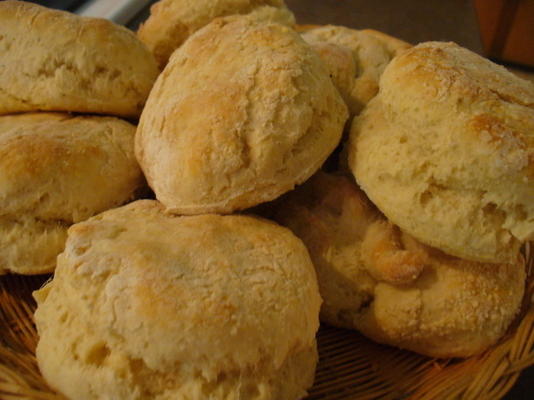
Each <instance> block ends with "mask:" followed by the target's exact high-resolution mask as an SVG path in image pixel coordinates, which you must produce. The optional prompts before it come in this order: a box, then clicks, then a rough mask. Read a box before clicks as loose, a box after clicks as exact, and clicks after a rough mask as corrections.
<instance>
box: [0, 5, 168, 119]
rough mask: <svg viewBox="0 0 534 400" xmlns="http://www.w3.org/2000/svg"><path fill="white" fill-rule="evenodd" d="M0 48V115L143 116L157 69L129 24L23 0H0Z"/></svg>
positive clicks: (150, 55)
mask: <svg viewBox="0 0 534 400" xmlns="http://www.w3.org/2000/svg"><path fill="white" fill-rule="evenodd" d="M0 54H2V62H1V63H0V114H10V113H15V112H23V111H37V110H47V111H76V112H83V113H97V114H110V115H120V116H126V117H138V116H139V114H140V113H141V110H142V108H143V105H144V102H145V100H146V98H147V96H148V93H149V91H150V88H151V87H152V85H153V83H154V81H155V80H156V77H157V75H158V73H159V71H158V68H157V65H156V61H155V60H154V57H153V56H152V54H151V53H150V52H149V51H148V49H147V48H146V46H145V45H144V44H143V43H141V42H140V41H139V40H138V39H137V37H136V36H135V34H134V33H133V32H131V31H129V30H128V29H126V28H124V27H121V26H118V25H115V24H113V23H111V22H109V21H106V20H104V19H97V18H84V17H80V16H77V15H74V14H70V13H67V12H63V11H57V10H51V9H47V8H45V7H41V6H38V5H35V4H31V3H25V2H19V1H0Z"/></svg>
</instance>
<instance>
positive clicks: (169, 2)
mask: <svg viewBox="0 0 534 400" xmlns="http://www.w3.org/2000/svg"><path fill="white" fill-rule="evenodd" d="M234 14H252V15H254V17H255V18H258V19H261V20H264V21H273V22H278V23H281V24H285V25H288V26H293V25H294V24H295V17H294V16H293V13H292V12H291V11H289V10H288V9H287V7H286V6H285V4H284V1H283V0H215V1H214V0H160V1H158V2H157V3H156V4H154V5H153V6H152V7H151V8H150V16H149V17H148V19H147V20H146V21H145V22H144V23H143V24H142V25H141V26H140V27H139V31H138V32H137V35H138V37H139V39H140V40H141V41H142V42H143V43H145V44H146V45H147V47H148V48H149V49H150V51H152V53H153V54H154V56H155V57H156V60H157V61H158V64H159V66H160V68H161V69H163V68H164V67H165V65H166V64H167V62H168V60H169V57H170V56H171V54H172V53H173V52H174V50H176V49H177V48H178V47H180V46H181V45H182V43H184V42H185V40H186V39H187V38H188V37H189V36H191V35H192V34H193V33H195V32H196V31H197V30H199V29H200V28H202V27H203V26H205V25H207V24H208V23H210V22H211V21H212V20H213V19H214V18H217V17H224V16H229V15H234Z"/></svg>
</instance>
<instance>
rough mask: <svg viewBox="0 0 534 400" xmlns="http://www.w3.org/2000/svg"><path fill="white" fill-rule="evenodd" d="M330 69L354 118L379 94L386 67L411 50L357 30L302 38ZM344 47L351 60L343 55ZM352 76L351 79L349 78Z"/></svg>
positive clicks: (324, 30) (321, 31) (319, 31)
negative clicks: (379, 86)
mask: <svg viewBox="0 0 534 400" xmlns="http://www.w3.org/2000/svg"><path fill="white" fill-rule="evenodd" d="M302 37H303V38H304V40H306V41H307V42H308V43H310V44H311V45H312V47H314V49H315V50H316V51H318V53H319V55H320V56H321V58H322V60H323V61H324V62H325V64H326V65H327V66H328V69H329V71H330V74H331V75H332V79H333V80H334V83H335V84H336V87H337V88H338V90H339V91H340V93H341V94H342V95H343V98H344V99H345V100H346V101H347V104H348V106H349V110H350V113H351V116H354V115H357V114H359V113H360V111H361V110H362V108H363V107H364V106H365V105H366V104H367V103H368V102H369V100H371V99H372V98H373V97H374V96H375V95H376V94H377V93H378V81H379V79H380V75H381V74H382V72H383V71H384V68H385V67H386V65H387V64H388V63H389V62H390V61H391V60H392V59H393V57H396V56H397V55H398V54H401V53H402V52H404V51H406V50H407V49H409V48H410V47H411V45H410V44H408V43H406V42H403V41H402V40H400V39H397V38H394V37H392V36H389V35H386V34H385V33H382V32H378V31H375V30H372V29H363V30H355V29H350V28H346V27H344V26H334V25H327V26H322V27H318V28H314V29H310V30H308V31H306V32H304V33H303V34H302ZM333 46H336V47H342V48H344V49H345V50H346V51H348V52H349V54H350V56H351V58H352V60H349V59H347V57H346V56H344V55H342V54H340V50H339V49H337V50H335V48H333ZM350 74H353V77H352V79H350V78H349V77H348V75H350Z"/></svg>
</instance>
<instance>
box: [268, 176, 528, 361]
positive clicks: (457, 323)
mask: <svg viewBox="0 0 534 400" xmlns="http://www.w3.org/2000/svg"><path fill="white" fill-rule="evenodd" d="M277 209H278V211H277V213H276V219H277V220H278V221H280V222H281V223H283V224H284V225H286V226H288V227H289V228H290V229H291V230H292V231H293V232H294V233H295V234H296V235H297V236H299V237H300V238H301V239H302V240H303V241H304V243H305V244H306V246H307V247H308V250H309V251H310V256H311V258H312V261H313V263H314V265H315V268H316V271H317V279H318V281H319V289H320V292H321V296H322V298H323V300H324V303H323V305H322V308H321V319H322V320H323V321H325V322H327V323H329V324H332V325H335V326H339V327H345V328H350V329H357V330H359V331H360V332H362V333H363V334H364V335H366V336H368V337H369V338H371V339H373V340H375V341H378V342H381V343H385V344H389V345H393V346H397V347H401V348H404V349H408V350H412V351H416V352H418V353H421V354H424V355H428V356H432V357H467V356H470V355H473V354H477V353H480V352H482V351H483V350H485V349H486V348H488V347H489V346H491V345H493V344H494V343H496V342H497V340H498V339H499V338H500V337H501V336H502V335H503V334H504V333H505V332H506V330H507V328H508V326H509V325H510V323H511V322H512V321H513V319H514V317H515V316H516V315H517V313H518V311H519V309H520V305H521V301H522V298H523V293H524V286H525V264H524V259H523V258H522V257H521V256H519V257H518V258H517V259H516V260H515V262H514V263H512V264H488V263H486V264H484V263H479V262H473V261H465V260H461V259H459V258H455V257H452V256H448V255H446V254H444V253H443V252H441V251H439V250H437V249H433V248H430V247H427V246H425V245H423V244H421V243H420V242H418V241H416V240H415V239H413V238H412V237H411V236H409V235H408V234H406V233H404V232H402V231H400V230H399V229H398V228H397V227H395V226H393V225H392V224H391V223H389V222H388V221H387V220H386V219H385V218H384V216H383V215H381V214H380V212H379V211H378V210H377V209H376V208H375V207H374V206H373V205H372V204H371V203H370V202H369V200H368V199H367V197H366V196H365V194H364V193H363V192H362V191H360V190H359V189H358V188H357V186H356V185H355V184H354V183H353V181H352V180H350V179H349V178H346V177H341V176H335V175H327V174H324V173H318V174H316V175H315V176H314V177H312V178H311V179H310V180H309V181H308V182H307V183H305V184H304V185H303V186H302V187H300V188H299V189H297V190H296V191H294V192H291V193H289V194H288V195H287V196H286V197H285V198H283V199H282V200H281V201H280V202H279V203H278V204H277Z"/></svg>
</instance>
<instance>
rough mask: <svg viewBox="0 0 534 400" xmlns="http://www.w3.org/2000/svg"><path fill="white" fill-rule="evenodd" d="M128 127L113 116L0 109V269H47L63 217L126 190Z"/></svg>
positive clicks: (116, 199)
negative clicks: (12, 112)
mask: <svg viewBox="0 0 534 400" xmlns="http://www.w3.org/2000/svg"><path fill="white" fill-rule="evenodd" d="M134 135H135V127H134V126H133V125H132V124H130V123H128V122H126V121H122V120H119V119H117V118H113V117H89V116H85V117H81V116H80V117H75V116H72V115H69V114H60V113H35V114H31V113H30V114H20V115H13V116H1V117H0V231H2V234H1V235H0V272H6V271H11V272H18V273H25V274H27V273H33V274H37V273H44V272H51V271H52V270H53V269H54V267H55V257H56V256H57V254H59V252H60V251H61V250H62V248H63V243H64V241H65V237H66V231H67V228H68V226H69V225H71V224H72V223H75V222H79V221H82V220H84V219H87V218H89V217H90V216H92V215H95V214H97V213H99V212H102V211H104V210H107V209H109V208H112V207H116V206H118V205H121V204H123V203H124V202H126V201H128V200H131V199H132V198H133V197H134V194H135V192H136V191H138V190H139V189H140V188H142V187H143V186H144V185H145V181H144V178H143V176H142V173H141V170H140V168H139V165H138V164H137V161H136V160H135V157H134V149H133V147H134V146H133V145H134V143H133V142H134Z"/></svg>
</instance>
